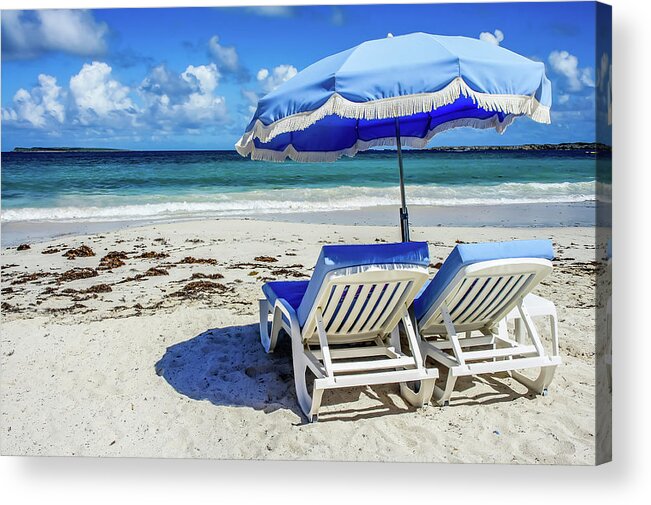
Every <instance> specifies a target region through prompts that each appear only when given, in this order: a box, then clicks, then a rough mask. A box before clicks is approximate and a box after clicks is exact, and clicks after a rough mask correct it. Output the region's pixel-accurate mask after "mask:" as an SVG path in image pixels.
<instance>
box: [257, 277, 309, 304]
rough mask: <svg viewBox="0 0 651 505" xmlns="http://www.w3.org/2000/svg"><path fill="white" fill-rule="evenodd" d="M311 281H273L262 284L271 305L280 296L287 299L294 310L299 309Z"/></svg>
mask: <svg viewBox="0 0 651 505" xmlns="http://www.w3.org/2000/svg"><path fill="white" fill-rule="evenodd" d="M308 283H309V281H271V282H267V283H266V284H265V285H264V286H262V292H263V293H264V295H265V296H266V297H267V300H268V301H269V303H270V304H271V305H274V304H275V303H276V300H277V299H278V298H284V299H285V300H287V303H289V304H290V305H291V306H292V308H293V309H294V310H298V306H299V305H300V304H301V300H302V299H303V295H304V294H305V290H306V289H307V285H308Z"/></svg>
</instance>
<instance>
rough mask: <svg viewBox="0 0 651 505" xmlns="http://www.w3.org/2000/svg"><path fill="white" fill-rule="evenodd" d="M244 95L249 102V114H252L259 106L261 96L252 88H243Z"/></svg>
mask: <svg viewBox="0 0 651 505" xmlns="http://www.w3.org/2000/svg"><path fill="white" fill-rule="evenodd" d="M242 97H243V98H244V100H245V101H246V103H247V111H248V113H249V116H252V115H253V114H254V113H255V110H256V109H257V107H258V100H260V97H259V96H258V94H257V93H256V92H255V91H253V90H250V89H242Z"/></svg>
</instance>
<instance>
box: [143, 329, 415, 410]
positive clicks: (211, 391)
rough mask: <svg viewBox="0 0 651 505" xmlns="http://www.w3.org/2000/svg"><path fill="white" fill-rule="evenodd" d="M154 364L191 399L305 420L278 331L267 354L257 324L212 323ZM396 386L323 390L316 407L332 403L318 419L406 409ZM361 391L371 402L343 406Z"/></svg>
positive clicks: (286, 340)
mask: <svg viewBox="0 0 651 505" xmlns="http://www.w3.org/2000/svg"><path fill="white" fill-rule="evenodd" d="M155 370H156V374H157V375H159V376H161V377H163V378H164V379H165V380H166V381H167V382H168V383H169V385H170V386H172V387H173V388H174V389H175V390H176V391H177V392H178V393H180V394H182V395H184V396H186V397H188V398H191V399H193V400H207V401H209V402H211V403H212V404H214V405H219V406H236V407H249V408H252V409H255V410H261V411H264V412H265V413H271V412H274V411H276V410H280V409H286V410H289V411H291V412H293V413H295V414H296V415H297V416H298V417H300V419H301V422H305V418H304V416H303V413H302V411H301V409H300V407H299V405H298V400H297V398H296V392H295V389H294V370H293V365H292V355H291V342H290V339H289V337H288V336H287V335H285V334H284V332H281V335H280V338H279V339H278V344H277V346H276V348H275V351H274V352H273V353H271V354H267V353H266V352H265V351H264V349H263V348H262V345H261V344H260V335H259V329H258V325H257V324H249V325H245V326H229V327H224V328H213V329H210V330H207V331H205V332H203V333H201V334H199V335H197V336H195V337H193V338H191V339H189V340H186V341H184V342H180V343H178V344H175V345H172V346H170V347H168V348H167V350H166V352H165V354H164V355H163V357H162V358H161V359H160V360H159V361H158V362H157V363H156V365H155ZM308 377H309V379H308V386H309V387H311V382H312V375H311V374H310V373H308ZM398 391H399V390H398V386H397V385H395V384H394V385H388V386H374V387H373V388H345V389H340V390H335V391H332V392H331V391H326V392H325V394H324V396H323V402H322V407H326V409H327V407H329V406H333V407H335V408H334V409H333V411H327V412H322V413H320V416H319V422H328V421H334V420H342V421H353V420H356V419H361V418H372V417H378V416H386V415H391V414H400V413H403V412H405V411H408V410H412V408H411V407H406V406H401V405H398V404H396V402H394V400H393V398H392V397H391V395H392V394H394V395H395V396H394V398H395V397H399V392H398ZM363 395H365V396H366V397H367V399H369V400H371V401H373V403H374V405H372V406H368V405H366V406H364V407H361V408H359V409H357V408H347V405H348V404H353V403H355V402H357V401H358V400H359V399H360V398H361V397H362V396H363ZM367 403H368V402H367ZM337 405H342V407H343V409H337V408H336V406H337Z"/></svg>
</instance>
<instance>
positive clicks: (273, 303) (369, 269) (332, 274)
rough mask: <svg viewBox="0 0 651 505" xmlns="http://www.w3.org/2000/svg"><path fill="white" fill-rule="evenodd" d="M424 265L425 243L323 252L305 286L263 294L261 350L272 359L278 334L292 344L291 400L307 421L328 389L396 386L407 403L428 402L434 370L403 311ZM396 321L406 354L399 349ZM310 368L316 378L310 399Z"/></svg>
mask: <svg viewBox="0 0 651 505" xmlns="http://www.w3.org/2000/svg"><path fill="white" fill-rule="evenodd" d="M428 265H429V251H428V247H427V243H425V242H409V243H399V244H373V245H328V246H324V247H323V248H322V249H321V255H320V256H319V259H318V261H317V263H316V266H315V268H314V272H313V274H312V278H311V279H310V280H309V281H276V282H268V283H266V284H265V285H264V286H263V287H262V291H263V293H264V295H265V298H264V299H262V300H260V339H261V341H262V345H263V346H264V348H265V350H266V351H267V352H272V351H273V350H274V347H275V345H276V342H277V339H278V335H279V333H280V331H281V330H285V332H287V334H288V335H289V336H290V337H291V341H292V358H293V365H294V382H295V385H296V394H297V396H298V402H299V404H300V407H301V409H302V411H303V412H304V413H305V415H306V416H307V418H308V420H309V421H316V420H317V419H318V412H319V407H320V404H321V397H322V394H323V391H324V390H325V389H333V388H343V387H349V386H363V385H373V384H387V383H400V390H401V393H402V395H403V397H405V399H406V400H407V401H408V402H410V403H411V404H413V405H416V406H422V405H423V404H425V403H427V402H429V399H430V397H431V395H432V393H433V389H434V382H435V380H436V378H437V376H438V371H437V370H436V369H435V368H432V369H426V368H425V367H424V365H423V359H422V356H421V354H420V349H419V344H418V339H417V335H416V332H415V331H414V328H413V326H412V323H411V319H410V318H409V315H408V312H407V311H408V308H409V307H410V305H411V304H412V302H413V300H414V297H415V296H416V294H417V293H418V292H419V290H420V289H421V288H422V286H423V285H424V283H425V282H426V281H427V278H428ZM269 316H272V321H271V330H269ZM400 322H402V323H403V325H404V329H405V332H406V334H407V341H408V342H409V347H410V351H411V354H410V355H406V354H403V353H402V351H401V348H400V336H399V332H398V326H399V324H400ZM333 346H336V347H333ZM307 369H309V370H310V371H311V372H312V373H313V374H314V375H315V376H316V379H315V380H314V386H313V391H312V395H311V396H310V394H309V392H308V389H307V385H306V377H305V373H306V371H307ZM407 382H410V383H411V382H416V383H417V384H419V386H420V388H419V390H418V391H417V392H415V391H414V390H412V389H411V388H410V387H409V386H408V385H407V384H406V383H407Z"/></svg>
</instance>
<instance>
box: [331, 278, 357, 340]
mask: <svg viewBox="0 0 651 505" xmlns="http://www.w3.org/2000/svg"><path fill="white" fill-rule="evenodd" d="M358 291H359V285H356V284H351V285H347V286H346V291H345V292H346V294H345V295H344V296H343V299H342V301H341V307H340V308H339V311H338V312H337V314H336V315H335V316H334V317H333V318H332V319H330V321H326V331H328V332H330V331H332V332H336V331H337V329H338V328H339V326H341V322H342V321H343V320H344V318H345V317H346V316H348V314H350V309H351V308H352V306H353V304H354V302H355V297H356V296H357V292H358Z"/></svg>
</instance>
